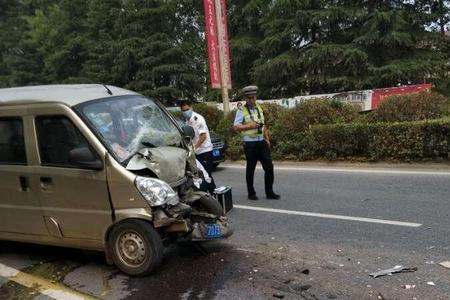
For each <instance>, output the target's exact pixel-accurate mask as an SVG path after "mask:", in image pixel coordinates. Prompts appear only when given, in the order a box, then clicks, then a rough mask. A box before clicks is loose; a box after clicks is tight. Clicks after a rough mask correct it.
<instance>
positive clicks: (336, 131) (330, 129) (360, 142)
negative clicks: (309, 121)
mask: <svg viewBox="0 0 450 300" xmlns="http://www.w3.org/2000/svg"><path fill="white" fill-rule="evenodd" d="M372 134H373V132H372V128H371V126H369V125H367V124H334V125H317V126H313V127H312V128H311V131H310V135H311V139H310V143H311V144H310V145H309V150H310V152H311V153H313V156H315V157H316V158H326V159H330V160H334V159H338V158H339V159H345V158H352V157H365V156H367V149H368V148H369V143H370V139H371V136H372Z"/></svg>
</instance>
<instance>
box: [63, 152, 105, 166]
mask: <svg viewBox="0 0 450 300" xmlns="http://www.w3.org/2000/svg"><path fill="white" fill-rule="evenodd" d="M69 161H70V162H71V163H73V164H75V165H77V166H80V167H83V168H86V169H90V170H102V169H103V163H102V161H101V160H99V159H97V158H96V157H95V156H94V155H93V154H92V151H91V150H90V149H89V148H88V147H80V148H75V149H72V150H70V152H69Z"/></svg>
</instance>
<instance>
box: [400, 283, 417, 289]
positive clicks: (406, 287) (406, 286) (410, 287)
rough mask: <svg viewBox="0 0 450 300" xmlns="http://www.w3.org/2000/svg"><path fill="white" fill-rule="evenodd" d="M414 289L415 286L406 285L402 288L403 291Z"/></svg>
mask: <svg viewBox="0 0 450 300" xmlns="http://www.w3.org/2000/svg"><path fill="white" fill-rule="evenodd" d="M415 287H416V285H415V284H406V285H404V286H403V288H404V289H405V290H410V289H414V288H415Z"/></svg>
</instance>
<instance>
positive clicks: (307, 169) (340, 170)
mask: <svg viewBox="0 0 450 300" xmlns="http://www.w3.org/2000/svg"><path fill="white" fill-rule="evenodd" d="M224 168H225V169H245V166H238V165H224ZM257 169H262V168H261V167H259V166H258V167H257ZM275 170H280V171H298V172H330V173H364V174H391V175H434V176H436V175H437V176H450V172H442V171H417V170H415V171H402V170H386V169H375V170H374V169H348V168H345V169H344V168H311V167H275Z"/></svg>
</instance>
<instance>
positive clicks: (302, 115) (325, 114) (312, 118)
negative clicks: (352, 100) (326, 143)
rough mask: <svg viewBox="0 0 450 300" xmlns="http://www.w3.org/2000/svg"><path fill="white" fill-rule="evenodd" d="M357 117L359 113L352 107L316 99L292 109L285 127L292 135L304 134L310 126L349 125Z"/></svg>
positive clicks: (334, 101) (285, 120) (286, 117)
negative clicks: (296, 133) (295, 133)
mask: <svg viewBox="0 0 450 300" xmlns="http://www.w3.org/2000/svg"><path fill="white" fill-rule="evenodd" d="M357 117H358V112H357V110H356V108H355V107H353V106H352V105H349V104H346V103H342V102H339V101H336V100H329V99H315V100H309V101H305V102H303V103H301V104H300V105H298V106H297V107H295V108H293V109H291V110H290V111H289V113H287V114H286V115H285V118H284V120H283V126H284V128H285V129H286V130H287V131H288V132H290V133H294V132H303V131H306V130H307V129H308V128H309V127H310V125H316V124H334V123H348V122H351V121H353V120H355V119H356V118H357Z"/></svg>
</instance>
